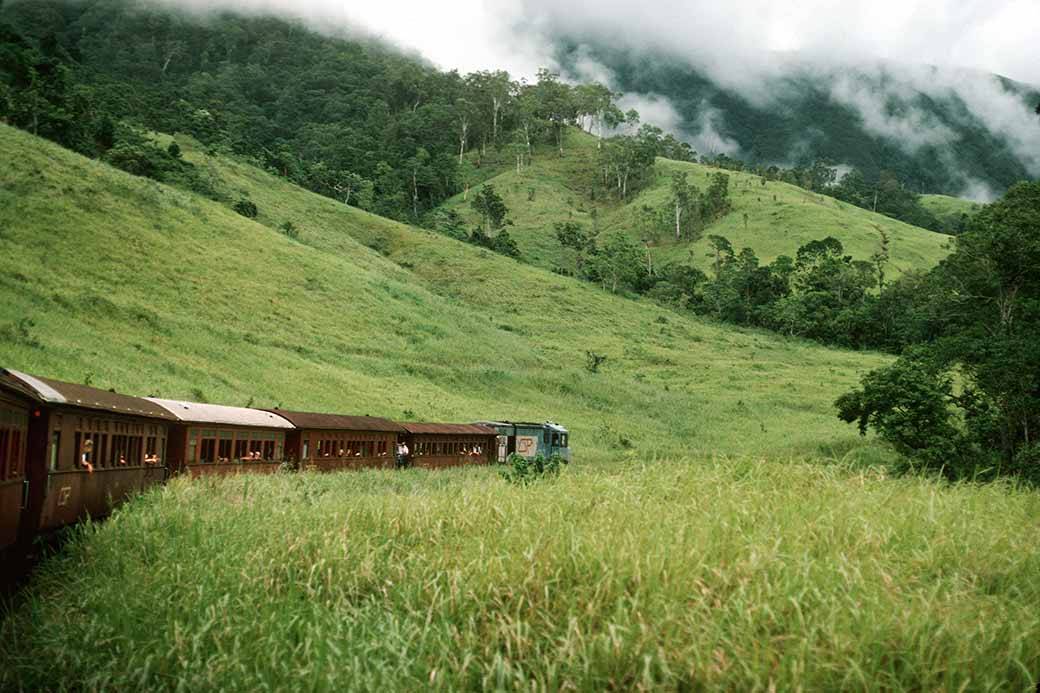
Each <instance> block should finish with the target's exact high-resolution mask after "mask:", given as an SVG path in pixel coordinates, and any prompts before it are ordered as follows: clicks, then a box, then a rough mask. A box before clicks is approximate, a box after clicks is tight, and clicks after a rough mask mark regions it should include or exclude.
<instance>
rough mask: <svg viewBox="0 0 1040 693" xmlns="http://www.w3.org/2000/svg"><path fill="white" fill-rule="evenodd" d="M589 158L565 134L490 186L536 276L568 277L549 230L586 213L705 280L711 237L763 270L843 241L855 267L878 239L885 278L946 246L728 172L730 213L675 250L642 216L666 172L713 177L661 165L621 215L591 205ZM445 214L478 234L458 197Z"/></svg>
mask: <svg viewBox="0 0 1040 693" xmlns="http://www.w3.org/2000/svg"><path fill="white" fill-rule="evenodd" d="M596 153H597V150H596V140H595V138H593V137H592V136H590V135H586V134H585V133H583V132H580V131H578V130H573V129H572V130H571V131H570V132H569V138H568V141H567V149H566V155H565V156H564V157H562V158H561V157H558V156H556V155H555V154H554V153H552V152H551V151H544V152H541V153H539V154H537V155H536V156H535V157H534V160H533V164H532V165H531V166H530V167H529V168H527V169H525V170H524V172H523V173H522V174H521V175H518V174H517V173H516V171H515V170H507V171H505V172H503V173H501V174H499V175H498V176H496V177H494V178H491V179H490V181H489V182H491V183H492V184H493V185H494V186H495V188H496V190H497V191H498V192H499V193H500V194H501V195H502V197H503V199H504V200H505V202H506V205H507V206H508V207H509V218H510V219H511V220H512V221H513V224H514V225H513V226H511V227H509V233H510V235H511V236H512V237H513V238H514V239H515V240H516V242H517V244H518V246H519V247H520V251H521V253H522V256H523V258H524V260H526V261H528V262H531V263H533V264H536V265H538V266H540V267H546V268H553V267H558V266H563V267H565V268H568V269H571V267H570V264H571V263H572V260H570V259H569V256H568V252H569V251H565V250H564V249H562V248H561V247H560V244H559V243H558V242H557V240H556V236H555V233H554V231H553V224H554V223H557V222H562V221H568V220H576V221H578V222H579V223H582V224H584V225H585V226H586V228H587V229H590V230H591V229H592V227H593V219H592V210H593V209H595V210H596V211H595V213H596V214H597V215H598V218H597V219H596V224H597V227H596V228H598V229H600V230H612V229H617V230H622V231H626V232H628V233H630V234H631V235H632V236H633V237H634V238H636V239H638V240H640V241H642V240H644V239H647V238H650V239H651V241H652V244H653V245H655V246H656V247H657V250H656V251H654V252H655V253H656V254H657V255H658V257H659V259H661V260H667V259H671V260H675V261H679V262H687V263H688V262H692V263H693V264H694V265H696V266H698V267H700V268H701V269H704V270H707V269H708V267H709V266H710V264H711V262H710V260H709V254H708V243H707V240H706V238H704V237H703V236H707V235H708V234H718V235H722V236H725V237H726V238H728V239H729V240H730V241H731V242H732V243H733V246H734V247H735V248H737V249H740V248H743V247H750V248H752V249H753V250H754V251H755V253H756V254H757V255H758V257H759V258H760V259H761V260H762V261H763V262H769V261H771V260H772V259H774V258H775V257H776V256H778V255H789V256H793V255H794V254H795V251H797V250H798V248H799V246H801V245H803V244H805V243H807V242H808V241H811V240H816V239H822V238H825V237H827V236H833V237H835V238H837V239H838V240H840V241H841V242H842V243H843V244H844V246H845V251H846V252H847V253H848V254H850V255H852V256H853V257H854V258H856V259H858V260H867V259H869V258H870V256H871V254H872V253H874V252H875V251H876V250H877V248H878V244H879V242H880V234H879V231H878V229H881V230H883V231H884V232H885V233H886V234H887V235H888V237H889V239H890V242H891V265H890V273H891V275H892V276H898V275H900V274H902V273H903V272H906V271H907V270H911V269H920V270H925V269H929V268H930V267H932V266H934V265H935V264H937V263H938V262H939V260H941V259H942V258H943V257H944V256H945V255H946V253H947V249H946V243H947V242H948V240H949V239H948V238H946V237H945V236H943V235H941V234H937V233H934V232H932V231H927V230H924V229H920V228H917V227H915V226H910V225H908V224H904V223H903V222H900V221H896V220H894V219H891V218H889V217H886V216H882V215H880V214H873V213H871V212H868V211H866V210H863V209H860V208H858V207H855V206H853V205H850V204H846V203H844V202H840V201H838V200H835V199H833V198H831V197H827V196H824V195H818V194H814V193H812V192H809V191H807V190H804V189H802V188H799V187H796V186H793V185H789V184H787V183H781V182H773V181H768V182H766V184H765V185H762V184H761V179H760V178H759V177H758V176H756V175H753V174H749V173H739V172H733V171H726V172H725V173H726V174H727V175H728V176H729V177H730V182H729V189H730V199H731V201H732V211H731V212H730V213H729V214H728V215H726V216H725V217H724V218H722V219H720V220H719V221H717V222H715V223H714V224H712V225H711V226H710V227H709V229H708V230H707V231H706V232H705V233H704V234H703V236H702V238H701V239H700V240H699V241H697V242H695V243H688V242H685V241H680V242H678V243H676V242H675V241H674V238H673V237H671V236H670V234H669V232H668V231H667V230H662V231H657V230H654V231H648V230H647V228H646V224H645V222H643V221H642V220H641V219H640V209H641V208H642V207H644V206H649V207H651V208H652V209H655V210H657V209H660V208H662V207H663V206H665V205H666V204H667V203H668V199H669V195H670V193H669V182H670V180H671V172H672V171H674V170H683V171H687V172H688V173H689V181H690V183H692V184H693V185H696V186H697V187H698V188H700V189H701V190H704V189H706V188H707V185H708V177H709V176H710V175H711V174H712V173H715V172H717V169H712V168H709V167H707V166H704V165H701V164H693V163H685V162H678V161H671V160H667V159H658V160H657V164H656V175H655V179H654V181H653V182H651V183H650V184H649V185H647V186H646V188H645V189H643V190H642V191H640V192H639V193H638V194H637V195H634V196H633V197H632V198H630V200H629V201H628V202H627V203H626V204H624V205H622V204H619V203H617V202H616V201H605V200H591V199H590V190H591V189H592V188H593V182H594V177H595V176H596V175H597V166H596V162H595V159H596ZM444 206H445V208H447V209H452V210H455V211H456V212H457V213H458V214H459V215H460V216H462V217H463V218H464V219H465V220H466V223H467V226H473V225H476V223H477V220H476V214H475V213H474V212H473V211H472V210H471V209H470V208H469V205H468V200H466V199H464V198H463V196H462V195H456V196H455V197H453V198H451V199H450V200H448V201H447V202H446V203H445V205H444ZM745 214H747V226H746V228H745V224H744V215H745Z"/></svg>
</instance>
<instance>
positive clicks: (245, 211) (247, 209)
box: [231, 198, 260, 219]
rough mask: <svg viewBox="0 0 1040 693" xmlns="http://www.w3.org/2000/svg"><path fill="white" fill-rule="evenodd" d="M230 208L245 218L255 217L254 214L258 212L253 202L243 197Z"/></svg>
mask: <svg viewBox="0 0 1040 693" xmlns="http://www.w3.org/2000/svg"><path fill="white" fill-rule="evenodd" d="M231 208H232V209H234V210H235V211H236V212H238V213H239V214H241V215H242V216H244V217H246V218H247V219H256V215H257V214H259V213H260V210H258V209H257V208H256V203H255V202H253V201H252V200H247V199H244V198H243V199H241V200H239V201H238V202H236V203H235V204H234V205H232V207H231Z"/></svg>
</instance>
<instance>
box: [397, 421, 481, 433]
mask: <svg viewBox="0 0 1040 693" xmlns="http://www.w3.org/2000/svg"><path fill="white" fill-rule="evenodd" d="M401 425H402V426H404V430H406V431H408V432H409V433H420V434H429V435H458V436H494V435H498V431H496V430H495V429H493V428H489V427H488V426H482V425H480V424H453V423H412V422H407V421H404V422H401Z"/></svg>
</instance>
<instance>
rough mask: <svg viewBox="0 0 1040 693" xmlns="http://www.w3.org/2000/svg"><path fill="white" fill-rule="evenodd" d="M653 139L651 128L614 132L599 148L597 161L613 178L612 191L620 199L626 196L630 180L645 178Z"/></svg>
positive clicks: (650, 165)
mask: <svg viewBox="0 0 1040 693" xmlns="http://www.w3.org/2000/svg"><path fill="white" fill-rule="evenodd" d="M656 151H657V147H656V140H655V139H654V137H653V132H652V131H651V130H647V131H644V132H642V133H640V134H639V135H636V136H632V135H615V136H614V137H611V138H610V139H608V140H607V141H606V143H605V144H604V146H603V149H602V150H601V151H600V155H599V158H600V165H601V166H602V167H603V170H604V173H605V175H606V176H609V177H610V178H613V179H614V183H615V191H616V192H617V195H618V199H620V200H621V201H622V202H624V201H625V200H627V199H628V193H629V190H630V189H632V188H633V187H635V186H633V185H632V183H634V182H641V181H642V180H643V179H645V178H649V174H650V172H651V171H652V170H653V166H654V161H655V156H656Z"/></svg>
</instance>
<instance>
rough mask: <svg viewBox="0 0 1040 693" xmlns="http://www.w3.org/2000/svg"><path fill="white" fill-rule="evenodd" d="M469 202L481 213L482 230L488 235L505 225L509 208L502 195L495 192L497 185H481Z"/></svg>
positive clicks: (474, 209)
mask: <svg viewBox="0 0 1040 693" xmlns="http://www.w3.org/2000/svg"><path fill="white" fill-rule="evenodd" d="M469 204H470V207H472V208H473V211H475V212H476V213H477V214H479V215H480V227H481V230H482V231H483V232H484V234H486V235H487V236H488V237H490V236H491V232H492V231H493V230H497V229H500V228H502V226H504V225H505V223H506V214H508V213H509V208H508V207H506V203H505V202H504V201H503V200H502V197H501V196H500V195H499V194H498V193H497V192H495V186H494V185H492V184H491V183H487V184H486V185H483V186H481V188H480V190H479V191H478V192H477V194H476V195H474V196H473V199H472V200H470V203H469Z"/></svg>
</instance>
